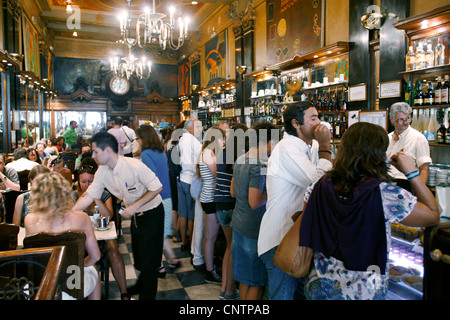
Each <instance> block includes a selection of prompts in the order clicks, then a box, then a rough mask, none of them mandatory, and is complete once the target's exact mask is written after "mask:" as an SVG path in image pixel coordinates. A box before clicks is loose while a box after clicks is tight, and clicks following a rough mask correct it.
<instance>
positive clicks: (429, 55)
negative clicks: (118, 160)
mask: <svg viewBox="0 0 450 320" xmlns="http://www.w3.org/2000/svg"><path fill="white" fill-rule="evenodd" d="M431 67H434V51H433V49H432V46H431V43H429V44H428V45H427V51H425V68H431Z"/></svg>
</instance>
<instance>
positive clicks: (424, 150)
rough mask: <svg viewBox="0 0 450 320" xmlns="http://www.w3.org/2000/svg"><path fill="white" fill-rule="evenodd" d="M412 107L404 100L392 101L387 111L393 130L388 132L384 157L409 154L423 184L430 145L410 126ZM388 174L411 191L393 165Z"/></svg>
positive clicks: (428, 161)
mask: <svg viewBox="0 0 450 320" xmlns="http://www.w3.org/2000/svg"><path fill="white" fill-rule="evenodd" d="M411 113H412V109H411V107H410V106H409V104H407V103H406V102H397V103H394V104H393V105H392V106H391V108H390V111H389V118H390V120H391V123H392V124H393V125H394V128H395V130H394V131H392V132H391V133H389V135H388V136H389V146H388V149H387V151H386V158H387V159H389V158H391V156H393V155H394V154H397V153H404V154H407V155H409V156H410V157H411V158H412V159H413V161H414V164H415V165H416V168H417V170H418V173H419V177H420V180H422V182H423V183H424V184H426V183H427V181H428V175H429V173H430V163H432V160H431V156H430V146H429V144H428V141H427V139H426V138H425V136H424V135H423V134H422V133H420V132H419V131H417V130H416V129H414V128H412V127H411V126H410V125H409V124H410V123H411ZM389 175H390V176H391V177H392V178H393V179H394V181H396V182H397V185H398V186H400V187H402V188H404V189H406V190H408V191H410V192H412V188H411V185H410V183H409V181H408V179H407V178H406V176H405V175H404V174H403V173H401V172H400V171H398V170H397V169H396V168H394V166H391V167H390V170H389Z"/></svg>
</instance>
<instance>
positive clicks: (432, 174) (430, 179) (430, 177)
mask: <svg viewBox="0 0 450 320" xmlns="http://www.w3.org/2000/svg"><path fill="white" fill-rule="evenodd" d="M437 171H438V168H436V167H430V174H429V175H428V181H427V186H430V187H434V186H436V172H437Z"/></svg>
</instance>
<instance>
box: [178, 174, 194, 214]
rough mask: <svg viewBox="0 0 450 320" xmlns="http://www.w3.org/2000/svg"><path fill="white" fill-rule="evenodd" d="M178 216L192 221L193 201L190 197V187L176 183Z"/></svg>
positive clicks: (179, 182)
mask: <svg viewBox="0 0 450 320" xmlns="http://www.w3.org/2000/svg"><path fill="white" fill-rule="evenodd" d="M177 191H178V216H180V217H182V218H187V219H188V220H192V221H194V199H192V197H191V185H190V184H189V183H185V182H183V181H177Z"/></svg>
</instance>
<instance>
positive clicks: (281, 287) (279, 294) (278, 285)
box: [260, 246, 304, 300]
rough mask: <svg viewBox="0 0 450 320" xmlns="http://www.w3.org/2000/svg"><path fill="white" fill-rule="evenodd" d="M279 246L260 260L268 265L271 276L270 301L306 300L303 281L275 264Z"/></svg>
mask: <svg viewBox="0 0 450 320" xmlns="http://www.w3.org/2000/svg"><path fill="white" fill-rule="evenodd" d="M277 248H278V246H276V247H274V248H272V249H270V250H269V251H267V252H265V253H263V254H262V255H261V256H260V258H261V260H262V261H263V262H264V264H265V265H266V269H267V273H268V276H269V284H268V293H269V300H302V299H304V297H303V294H302V291H303V281H302V279H297V278H294V277H292V276H290V275H288V274H287V273H284V272H283V271H281V270H280V269H278V268H277V267H276V266H275V264H274V263H273V257H274V256H275V252H276V251H277Z"/></svg>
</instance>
